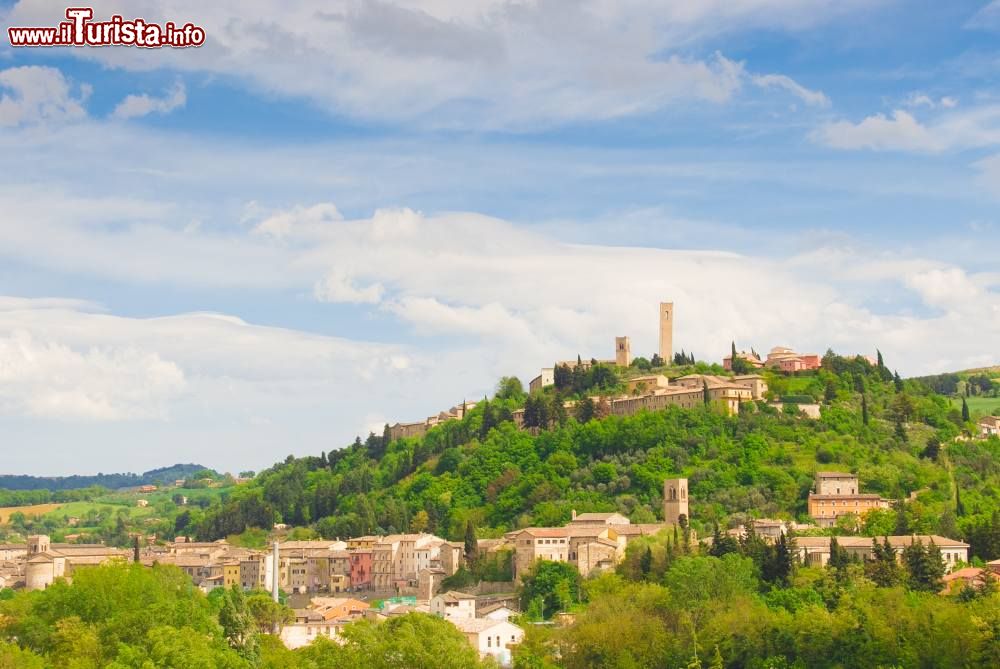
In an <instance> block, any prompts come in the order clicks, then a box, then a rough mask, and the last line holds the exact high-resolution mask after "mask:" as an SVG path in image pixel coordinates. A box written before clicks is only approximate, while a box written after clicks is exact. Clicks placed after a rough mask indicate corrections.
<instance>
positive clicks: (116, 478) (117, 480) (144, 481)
mask: <svg viewBox="0 0 1000 669" xmlns="http://www.w3.org/2000/svg"><path fill="white" fill-rule="evenodd" d="M205 469H206V467H203V466H202V465H195V464H176V465H171V466H170V467H160V468H159V469H151V470H149V471H148V472H144V473H142V474H132V473H121V474H94V475H91V476H79V475H74V476H24V475H17V474H3V475H0V489H3V490H74V489H77V488H89V487H92V486H100V487H102V488H109V489H112V490H114V489H116V488H127V487H131V486H138V485H158V484H161V483H173V482H174V481H175V480H177V479H183V478H187V477H188V476H190V475H191V474H194V473H195V472H200V471H204V470H205ZM209 471H211V470H209Z"/></svg>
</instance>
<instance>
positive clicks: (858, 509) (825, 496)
mask: <svg viewBox="0 0 1000 669" xmlns="http://www.w3.org/2000/svg"><path fill="white" fill-rule="evenodd" d="M859 489H860V488H859V485H858V477H857V476H856V475H854V474H849V473H844V472H816V485H815V492H812V493H809V500H808V507H809V515H810V516H812V517H813V519H814V520H815V521H816V524H817V525H819V526H820V527H833V526H834V525H836V524H837V518H839V517H841V516H846V515H848V514H853V515H854V516H856V517H857V518H859V519H860V518H861V517H863V516H864V515H865V514H866V513H868V512H869V511H871V510H873V509H888V508H889V506H890V504H891V500H888V499H885V498H883V497H882V496H881V495H875V494H865V493H861V492H859Z"/></svg>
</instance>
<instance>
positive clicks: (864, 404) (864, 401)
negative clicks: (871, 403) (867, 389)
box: [861, 393, 868, 425]
mask: <svg viewBox="0 0 1000 669" xmlns="http://www.w3.org/2000/svg"><path fill="white" fill-rule="evenodd" d="M861 424H862V425H868V396H867V395H865V394H864V393H862V394H861Z"/></svg>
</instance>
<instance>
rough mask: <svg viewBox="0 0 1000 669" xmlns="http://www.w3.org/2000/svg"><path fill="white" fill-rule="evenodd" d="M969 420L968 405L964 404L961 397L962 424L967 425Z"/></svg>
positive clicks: (963, 399)
mask: <svg viewBox="0 0 1000 669" xmlns="http://www.w3.org/2000/svg"><path fill="white" fill-rule="evenodd" d="M970 419H971V416H970V415H969V403H968V402H966V401H965V398H964V397H963V398H962V422H964V423H968V422H969V420H970Z"/></svg>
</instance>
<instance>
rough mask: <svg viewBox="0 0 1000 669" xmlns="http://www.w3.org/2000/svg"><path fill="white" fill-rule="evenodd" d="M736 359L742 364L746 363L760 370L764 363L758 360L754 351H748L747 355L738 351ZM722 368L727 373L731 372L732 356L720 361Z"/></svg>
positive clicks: (758, 357)
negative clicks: (741, 361)
mask: <svg viewBox="0 0 1000 669" xmlns="http://www.w3.org/2000/svg"><path fill="white" fill-rule="evenodd" d="M736 358H737V359H738V360H743V361H744V362H746V363H747V365H749V366H750V367H753V368H755V369H760V368H761V367H763V366H764V362H763V361H762V360H761V359H760V356H759V355H757V353H756V351H750V352H749V353H747V352H746V351H740V352H739V353H737V354H736ZM722 368H723V369H725V370H726V371H727V372H731V371H733V356H732V354H729V355H727V356H726V357H725V358H723V359H722Z"/></svg>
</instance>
